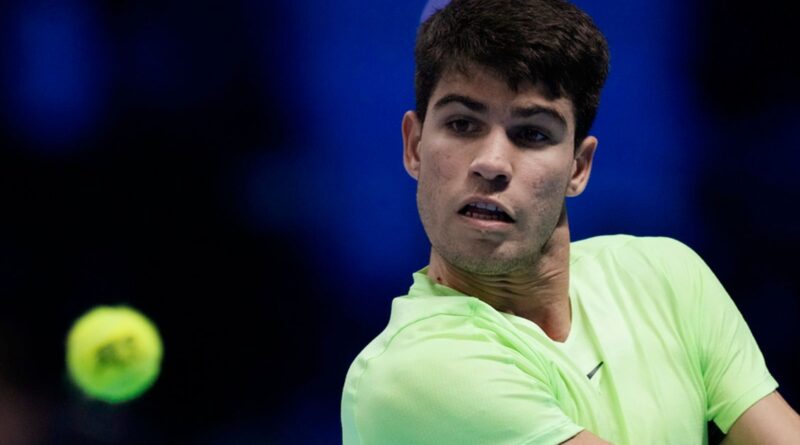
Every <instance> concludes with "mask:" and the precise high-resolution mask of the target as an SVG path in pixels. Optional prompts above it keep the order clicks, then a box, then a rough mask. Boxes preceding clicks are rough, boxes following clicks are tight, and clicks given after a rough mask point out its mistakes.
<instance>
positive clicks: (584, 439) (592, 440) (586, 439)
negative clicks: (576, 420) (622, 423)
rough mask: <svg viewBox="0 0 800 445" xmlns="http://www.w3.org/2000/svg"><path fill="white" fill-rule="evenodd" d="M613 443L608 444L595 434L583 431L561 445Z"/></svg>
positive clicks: (603, 444)
mask: <svg viewBox="0 0 800 445" xmlns="http://www.w3.org/2000/svg"><path fill="white" fill-rule="evenodd" d="M610 444H611V442H606V441H605V440H603V439H601V438H599V437H597V436H595V435H594V434H592V433H590V432H589V431H586V430H583V431H581V432H580V433H578V434H577V435H575V436H574V437H573V438H571V439H569V440H568V441H566V442H562V443H561V444H560V445H610Z"/></svg>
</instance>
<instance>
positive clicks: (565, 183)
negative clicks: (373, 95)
mask: <svg viewBox="0 0 800 445" xmlns="http://www.w3.org/2000/svg"><path fill="white" fill-rule="evenodd" d="M574 131H575V121H574V113H573V111H572V103H571V101H570V100H568V99H565V98H559V99H556V100H549V99H547V98H546V97H545V95H544V94H542V91H541V90H540V89H539V88H537V87H536V86H534V85H532V84H529V83H528V84H525V83H523V84H521V85H519V87H518V88H517V90H516V91H514V90H512V89H510V88H509V86H508V84H507V82H506V80H505V79H503V78H501V77H498V76H496V75H495V74H494V73H493V72H492V71H490V70H488V69H481V68H479V67H474V68H473V69H471V70H470V72H469V75H464V74H461V73H459V72H457V71H448V72H446V73H444V75H443V76H442V78H441V79H440V80H439V83H438V84H437V86H436V88H435V89H434V91H433V94H432V95H431V99H430V102H429V105H428V109H427V114H426V118H425V123H424V125H422V124H421V123H420V122H419V120H418V119H417V117H416V114H415V113H413V112H408V113H406V115H405V116H404V118H403V138H404V162H405V166H406V170H408V172H409V174H410V175H411V176H413V177H415V178H416V179H417V180H418V188H417V206H418V208H419V213H420V217H421V219H422V224H423V226H424V227H425V231H426V233H427V235H428V238H429V239H430V241H431V244H432V246H433V249H434V250H435V252H436V253H438V254H439V255H440V256H441V257H442V258H444V259H445V260H447V261H448V262H449V263H450V264H452V265H455V266H456V267H459V268H461V269H464V270H466V271H469V272H472V273H479V274H501V273H510V272H513V271H516V270H520V269H521V268H528V267H530V266H532V265H533V264H535V262H536V261H537V260H538V259H539V257H540V254H541V251H542V248H543V246H545V244H546V243H547V241H548V240H549V239H550V237H551V235H552V234H553V231H554V230H555V228H556V226H557V225H558V224H559V223H561V224H566V213H565V211H564V200H565V196H575V195H578V194H580V193H581V192H582V191H583V188H584V187H585V184H586V181H587V180H588V176H589V170H590V168H591V160H592V156H593V155H594V149H595V147H596V144H597V140H596V139H595V138H593V137H588V138H586V139H585V140H584V141H583V142H582V143H581V145H580V146H579V147H578V150H577V151H576V150H575V146H574Z"/></svg>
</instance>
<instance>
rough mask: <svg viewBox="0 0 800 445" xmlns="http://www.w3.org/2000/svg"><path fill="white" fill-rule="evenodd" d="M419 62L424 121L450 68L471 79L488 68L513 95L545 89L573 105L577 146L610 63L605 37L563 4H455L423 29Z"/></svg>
mask: <svg viewBox="0 0 800 445" xmlns="http://www.w3.org/2000/svg"><path fill="white" fill-rule="evenodd" d="M414 59H415V62H416V70H415V73H414V88H415V95H416V112H417V115H418V117H419V119H420V121H421V122H424V121H425V114H426V111H427V108H428V102H429V101H430V98H431V95H432V94H433V90H434V88H435V87H436V85H437V83H438V82H439V80H440V79H441V77H442V75H443V73H444V72H445V71H446V70H451V69H455V70H458V71H460V72H462V73H464V74H467V73H468V71H469V68H470V67H471V66H474V65H477V66H484V67H487V68H489V69H491V70H493V71H495V72H496V73H497V74H499V75H500V76H501V77H504V78H505V79H506V80H507V81H508V84H509V87H510V88H511V89H513V90H516V89H517V87H518V85H519V84H520V83H521V82H524V81H529V82H531V83H532V84H539V83H540V84H541V85H543V86H544V87H545V89H546V94H547V95H548V98H550V99H555V98H560V97H566V98H568V99H570V100H571V101H572V104H573V107H574V110H573V111H574V114H575V143H576V145H577V144H578V143H579V142H580V141H582V140H583V139H584V138H585V137H586V136H587V135H588V134H589V129H590V128H591V126H592V123H593V122H594V118H595V116H596V115H597V108H598V106H599V104H600V91H601V90H602V88H603V84H604V83H605V80H606V77H607V76H608V65H609V53H608V42H607V41H606V39H605V37H604V36H603V34H602V33H601V32H600V30H599V29H598V28H597V26H596V25H595V24H594V22H593V21H592V19H591V18H590V17H589V16H588V15H587V14H586V13H584V12H583V11H581V10H580V9H578V8H577V7H576V6H574V5H572V4H570V3H568V2H566V1H564V0H453V1H452V2H450V3H449V4H448V5H447V6H446V7H444V8H443V9H441V10H439V11H437V12H436V13H434V14H433V15H431V16H430V17H429V18H428V19H427V20H425V22H423V24H422V25H421V26H420V28H419V31H418V33H417V42H416V47H415V49H414Z"/></svg>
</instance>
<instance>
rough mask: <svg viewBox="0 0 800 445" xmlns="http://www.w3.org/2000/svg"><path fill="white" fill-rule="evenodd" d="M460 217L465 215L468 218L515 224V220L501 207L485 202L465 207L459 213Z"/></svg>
mask: <svg viewBox="0 0 800 445" xmlns="http://www.w3.org/2000/svg"><path fill="white" fill-rule="evenodd" d="M458 213H459V215H464V216H466V217H467V218H475V219H485V220H488V221H502V222H508V223H513V222H514V220H513V219H511V217H510V216H508V214H507V213H506V212H504V211H502V210H501V209H500V208H499V207H497V206H496V205H494V204H487V203H484V202H476V203H473V204H467V205H465V206H464V207H463V208H462V209H461V210H459V211H458Z"/></svg>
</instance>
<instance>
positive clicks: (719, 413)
mask: <svg viewBox="0 0 800 445" xmlns="http://www.w3.org/2000/svg"><path fill="white" fill-rule="evenodd" d="M670 242H671V244H673V245H672V246H671V247H670V248H671V249H673V251H674V252H676V253H677V254H676V255H675V256H674V257H673V259H675V258H682V261H680V262H681V265H675V266H674V268H673V270H678V269H680V270H681V271H682V276H683V278H681V279H680V281H682V282H681V283H680V284H679V285H680V286H684V287H685V288H684V289H683V290H682V291H683V292H684V295H686V296H689V297H690V298H692V299H693V301H692V302H691V303H690V304H688V305H687V306H688V307H689V308H691V309H693V310H692V311H691V312H689V313H688V314H687V317H690V318H691V324H692V326H694V331H695V332H696V342H697V345H696V346H697V354H698V361H699V364H700V368H701V373H702V377H703V383H704V386H705V388H706V401H707V403H706V420H713V421H714V422H715V423H716V424H717V426H718V427H719V429H720V430H721V431H722V432H723V433H726V434H727V432H728V430H729V429H730V428H731V426H732V425H733V423H734V422H735V421H736V419H738V418H739V416H741V415H742V414H743V413H744V411H745V410H747V408H749V407H750V406H752V405H753V404H754V403H755V402H757V401H758V400H760V399H761V398H763V397H764V396H766V395H768V394H769V393H771V392H772V391H774V390H775V389H776V388H777V386H778V383H777V382H776V381H775V379H774V378H773V377H772V375H771V374H770V373H769V371H768V369H767V366H766V364H765V362H764V356H763V355H762V353H761V350H760V349H759V347H758V345H757V343H756V341H755V338H753V334H752V333H751V331H750V328H749V327H748V326H747V323H746V322H745V320H744V318H743V317H742V314H741V313H740V312H739V310H738V309H737V307H736V305H735V304H734V302H733V300H731V297H730V296H729V295H728V293H727V291H726V290H725V288H724V287H723V286H722V284H721V283H720V282H719V280H718V279H717V277H716V276H715V275H714V273H713V272H712V271H711V269H710V268H709V267H708V265H706V263H705V262H704V261H703V260H702V259H701V258H700V257H699V256H698V255H697V254H696V253H695V252H694V251H692V250H691V249H690V248H689V247H687V246H685V245H683V244H681V243H679V242H677V241H674V240H670Z"/></svg>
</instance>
